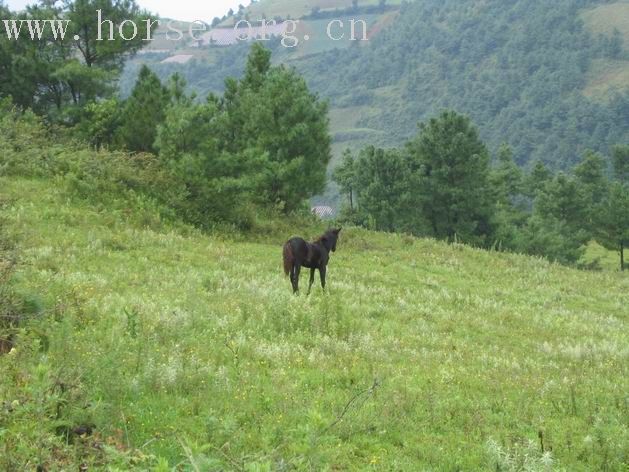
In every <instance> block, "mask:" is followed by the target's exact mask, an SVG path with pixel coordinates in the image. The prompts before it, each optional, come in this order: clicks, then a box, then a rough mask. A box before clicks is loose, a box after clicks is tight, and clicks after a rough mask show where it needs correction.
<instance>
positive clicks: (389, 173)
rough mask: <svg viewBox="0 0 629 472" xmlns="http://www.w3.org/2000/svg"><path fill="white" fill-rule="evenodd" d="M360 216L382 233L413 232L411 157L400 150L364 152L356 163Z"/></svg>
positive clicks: (414, 215)
mask: <svg viewBox="0 0 629 472" xmlns="http://www.w3.org/2000/svg"><path fill="white" fill-rule="evenodd" d="M354 173H355V175H354V184H355V186H356V194H357V197H358V199H359V201H360V208H359V213H360V215H361V217H362V218H363V220H364V223H366V224H367V226H369V227H371V228H373V229H377V230H381V231H413V232H417V227H416V226H415V223H416V220H417V215H416V214H413V212H412V211H411V208H412V207H411V199H410V187H409V185H410V180H409V178H408V176H409V166H408V158H407V157H406V156H405V155H404V153H403V152H401V151H400V150H397V149H389V150H384V149H378V148H375V147H373V146H369V147H367V148H365V149H363V150H362V151H361V152H360V153H359V155H358V158H357V159H356V161H355V163H354Z"/></svg>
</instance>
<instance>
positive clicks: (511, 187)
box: [489, 144, 524, 205]
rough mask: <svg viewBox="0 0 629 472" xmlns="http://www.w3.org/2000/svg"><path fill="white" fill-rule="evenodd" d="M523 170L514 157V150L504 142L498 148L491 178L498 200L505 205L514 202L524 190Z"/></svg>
mask: <svg viewBox="0 0 629 472" xmlns="http://www.w3.org/2000/svg"><path fill="white" fill-rule="evenodd" d="M523 179H524V176H523V174H522V170H521V169H520V168H519V167H518V165H517V164H516V163H515V160H514V159H513V150H512V149H511V147H510V146H509V145H508V144H503V145H502V146H501V147H500V149H499V150H498V156H497V162H496V165H495V166H494V167H493V168H492V169H491V172H490V176H489V180H490V182H491V185H492V187H493V189H494V191H495V193H496V195H495V199H496V202H497V203H499V204H503V205H508V204H509V205H510V204H513V203H514V201H515V199H516V198H517V197H518V196H519V195H521V194H522V190H523Z"/></svg>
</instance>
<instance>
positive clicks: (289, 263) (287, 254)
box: [283, 241, 295, 275]
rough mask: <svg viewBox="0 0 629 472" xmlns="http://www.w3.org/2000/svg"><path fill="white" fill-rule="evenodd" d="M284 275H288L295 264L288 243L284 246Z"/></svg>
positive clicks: (291, 249)
mask: <svg viewBox="0 0 629 472" xmlns="http://www.w3.org/2000/svg"><path fill="white" fill-rule="evenodd" d="M283 255H284V273H285V274H286V275H288V274H290V271H291V270H292V269H293V264H294V263H295V256H294V255H293V248H292V247H291V245H290V241H289V242H287V243H286V244H284V251H283Z"/></svg>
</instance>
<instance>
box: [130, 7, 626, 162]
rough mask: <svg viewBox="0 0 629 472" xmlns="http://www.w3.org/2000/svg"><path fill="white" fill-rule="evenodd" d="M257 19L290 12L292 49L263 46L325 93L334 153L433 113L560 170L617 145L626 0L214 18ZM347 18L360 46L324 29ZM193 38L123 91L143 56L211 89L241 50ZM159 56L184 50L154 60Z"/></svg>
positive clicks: (240, 58) (377, 140)
mask: <svg viewBox="0 0 629 472" xmlns="http://www.w3.org/2000/svg"><path fill="white" fill-rule="evenodd" d="M262 18H266V19H268V20H270V19H273V18H275V19H276V20H278V21H279V20H285V19H288V18H291V19H301V21H300V24H299V26H298V28H297V30H296V33H295V36H297V37H298V38H300V42H301V44H300V45H299V46H298V47H297V48H294V49H288V48H284V47H282V46H281V45H280V44H279V40H277V39H274V40H272V41H269V42H268V45H269V47H271V48H272V49H273V50H274V58H275V60H276V61H281V62H284V63H287V64H290V65H293V66H295V67H296V68H297V69H298V70H299V71H300V72H302V73H303V74H304V75H305V77H306V78H307V80H308V82H309V84H310V86H311V87H312V88H313V89H314V90H316V91H317V92H319V93H320V94H321V95H322V96H323V97H326V98H329V100H330V102H331V120H332V132H333V133H334V136H335V154H339V153H340V150H341V149H343V148H345V147H352V148H356V147H359V146H362V145H365V144H367V143H371V144H378V145H383V146H391V145H399V144H401V143H402V142H403V141H404V140H405V139H407V138H408V137H409V136H411V135H412V134H414V132H415V130H416V125H417V122H418V121H421V120H424V119H426V118H428V117H430V116H433V115H434V114H436V113H437V112H438V111H440V110H442V109H444V108H453V109H456V110H457V111H459V112H463V113H466V114H469V115H470V116H471V117H472V118H473V120H474V121H475V123H476V124H477V125H478V126H479V128H480V130H481V135H482V136H483V138H484V139H485V140H486V141H487V142H488V144H489V145H490V147H491V149H492V150H495V149H496V148H497V147H498V146H499V145H500V144H501V143H502V142H508V143H509V144H511V145H512V146H513V148H514V150H515V154H516V157H517V159H518V162H520V163H521V164H523V165H526V164H527V163H529V162H531V161H533V160H536V159H541V160H543V161H545V162H547V163H549V164H551V165H552V166H553V167H555V168H566V167H570V166H571V165H572V164H574V162H576V161H577V160H578V159H579V158H580V156H581V155H582V153H583V151H584V150H585V149H586V148H592V149H595V150H598V151H601V152H603V153H607V152H608V149H609V147H610V146H611V145H613V144H616V143H620V142H627V141H629V2H627V1H617V2H613V1H612V2H608V1H603V0H553V1H552V2H549V1H548V0H417V1H415V2H412V3H406V2H400V1H391V0H387V1H386V2H380V1H378V0H365V1H358V2H352V1H351V0H336V1H335V0H308V1H301V0H260V1H258V2H255V3H252V4H251V5H250V6H249V7H248V8H245V9H244V10H241V11H240V12H235V14H234V16H231V17H226V18H223V19H222V22H221V24H220V27H227V28H233V25H234V24H235V23H236V22H237V21H238V20H248V21H249V22H251V23H252V24H256V22H258V21H259V20H260V19H262ZM351 18H360V19H364V20H365V22H366V24H367V28H368V36H369V41H368V42H351V41H347V40H343V41H339V42H335V41H331V40H330V39H329V38H327V35H326V27H327V25H328V24H329V23H330V21H331V20H332V19H341V20H342V21H344V23H345V26H347V24H348V21H349V20H350V19H351ZM334 26H335V27H338V24H335V25H334ZM339 31H340V30H339ZM306 35H307V36H309V38H310V39H309V40H308V41H304V40H303V38H304V37H305V36H306ZM162 44H163V43H162ZM193 46H197V45H196V44H194V42H191V41H188V42H178V43H177V46H176V47H174V48H171V51H167V52H165V51H164V50H162V51H158V52H157V53H153V54H143V55H140V56H138V57H136V58H135V59H133V60H132V61H130V63H129V65H128V68H127V71H126V74H125V76H124V77H123V83H122V85H123V89H127V90H128V89H129V88H130V86H131V85H132V82H133V78H134V74H135V71H136V70H137V68H138V67H139V64H140V63H149V64H150V65H151V67H153V68H154V69H155V70H156V71H157V72H158V74H160V76H162V77H166V76H168V75H170V74H172V73H173V72H175V71H179V72H181V73H183V74H184V75H185V76H186V78H187V80H188V82H189V84H190V85H191V86H192V87H193V88H195V89H196V90H197V91H198V92H199V94H200V95H204V94H206V93H208V92H210V91H220V90H222V84H223V80H224V78H225V77H227V76H230V75H238V74H239V73H240V72H241V70H242V67H243V64H244V57H245V56H246V54H247V50H248V45H247V44H238V45H234V46H231V47H217V46H206V47H193ZM173 51H174V52H173ZM172 54H179V55H181V54H183V55H191V56H193V57H192V59H191V60H190V61H188V62H186V63H185V64H180V63H177V61H173V62H171V63H164V64H162V63H161V61H163V60H164V59H167V58H168V57H169V56H170V55H172Z"/></svg>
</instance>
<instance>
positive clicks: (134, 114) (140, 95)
mask: <svg viewBox="0 0 629 472" xmlns="http://www.w3.org/2000/svg"><path fill="white" fill-rule="evenodd" d="M169 102H170V93H169V91H168V88H166V87H165V86H163V85H162V83H161V82H160V80H159V78H158V77H157V76H156V75H155V74H154V73H153V72H152V71H151V70H150V69H149V68H148V67H146V66H144V67H143V68H142V70H141V71H140V75H139V76H138V80H137V82H136V85H135V87H134V89H133V91H132V92H131V96H130V97H129V98H128V99H127V100H125V102H124V105H123V108H122V114H121V117H120V127H119V128H118V129H117V131H116V141H117V142H119V143H120V144H121V145H122V146H123V147H124V148H125V149H127V150H129V151H133V152H152V151H153V150H154V143H155V139H156V137H157V127H158V126H159V125H160V124H161V123H162V122H163V121H164V118H165V113H166V108H167V107H168V104H169Z"/></svg>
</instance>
